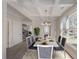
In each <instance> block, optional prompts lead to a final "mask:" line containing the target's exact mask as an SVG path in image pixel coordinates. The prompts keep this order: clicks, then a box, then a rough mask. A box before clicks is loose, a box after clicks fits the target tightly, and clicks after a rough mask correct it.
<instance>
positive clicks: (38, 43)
mask: <svg viewBox="0 0 79 59" xmlns="http://www.w3.org/2000/svg"><path fill="white" fill-rule="evenodd" d="M43 42H44V41H36V42H35V44H34V47H37V45H42V43H43ZM46 43H47V45H53V46H54V47H58V44H57V43H56V42H55V41H54V42H49V41H46Z"/></svg>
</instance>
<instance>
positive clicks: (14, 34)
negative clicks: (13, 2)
mask: <svg viewBox="0 0 79 59" xmlns="http://www.w3.org/2000/svg"><path fill="white" fill-rule="evenodd" d="M7 8H8V9H7V19H8V23H9V30H8V31H9V35H8V36H9V39H8V41H9V42H7V43H8V46H7V47H12V46H15V45H16V44H18V43H20V42H22V24H23V21H24V20H26V21H27V22H28V21H29V19H28V18H26V17H25V16H24V15H22V14H21V13H19V12H18V11H17V10H16V9H14V8H12V7H11V6H10V5H8V6H7Z"/></svg>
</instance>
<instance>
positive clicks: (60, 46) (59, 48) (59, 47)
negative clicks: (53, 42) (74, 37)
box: [54, 37, 66, 56]
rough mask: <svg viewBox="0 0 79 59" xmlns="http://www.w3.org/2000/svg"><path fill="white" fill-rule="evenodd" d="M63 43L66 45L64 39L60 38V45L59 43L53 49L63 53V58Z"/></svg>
mask: <svg viewBox="0 0 79 59" xmlns="http://www.w3.org/2000/svg"><path fill="white" fill-rule="evenodd" d="M65 43H66V38H65V37H62V40H61V43H59V44H58V45H59V46H58V47H54V50H55V51H64V56H65Z"/></svg>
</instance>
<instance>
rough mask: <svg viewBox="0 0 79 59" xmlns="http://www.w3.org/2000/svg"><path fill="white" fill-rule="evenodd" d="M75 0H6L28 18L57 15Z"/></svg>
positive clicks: (54, 16)
mask: <svg viewBox="0 0 79 59" xmlns="http://www.w3.org/2000/svg"><path fill="white" fill-rule="evenodd" d="M75 2H76V0H8V4H9V5H11V6H12V7H14V8H16V9H17V10H18V11H19V12H21V13H22V14H24V15H25V16H27V17H29V18H30V19H44V18H46V17H49V18H50V17H53V18H56V17H59V16H61V15H62V14H63V13H64V12H65V11H66V10H68V9H69V8H70V7H72V6H73V5H74V3H75Z"/></svg>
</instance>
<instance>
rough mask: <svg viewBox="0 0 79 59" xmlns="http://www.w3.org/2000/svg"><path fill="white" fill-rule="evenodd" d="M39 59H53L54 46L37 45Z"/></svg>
mask: <svg viewBox="0 0 79 59" xmlns="http://www.w3.org/2000/svg"><path fill="white" fill-rule="evenodd" d="M37 50H38V59H52V58H53V57H52V56H53V46H52V45H37Z"/></svg>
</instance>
